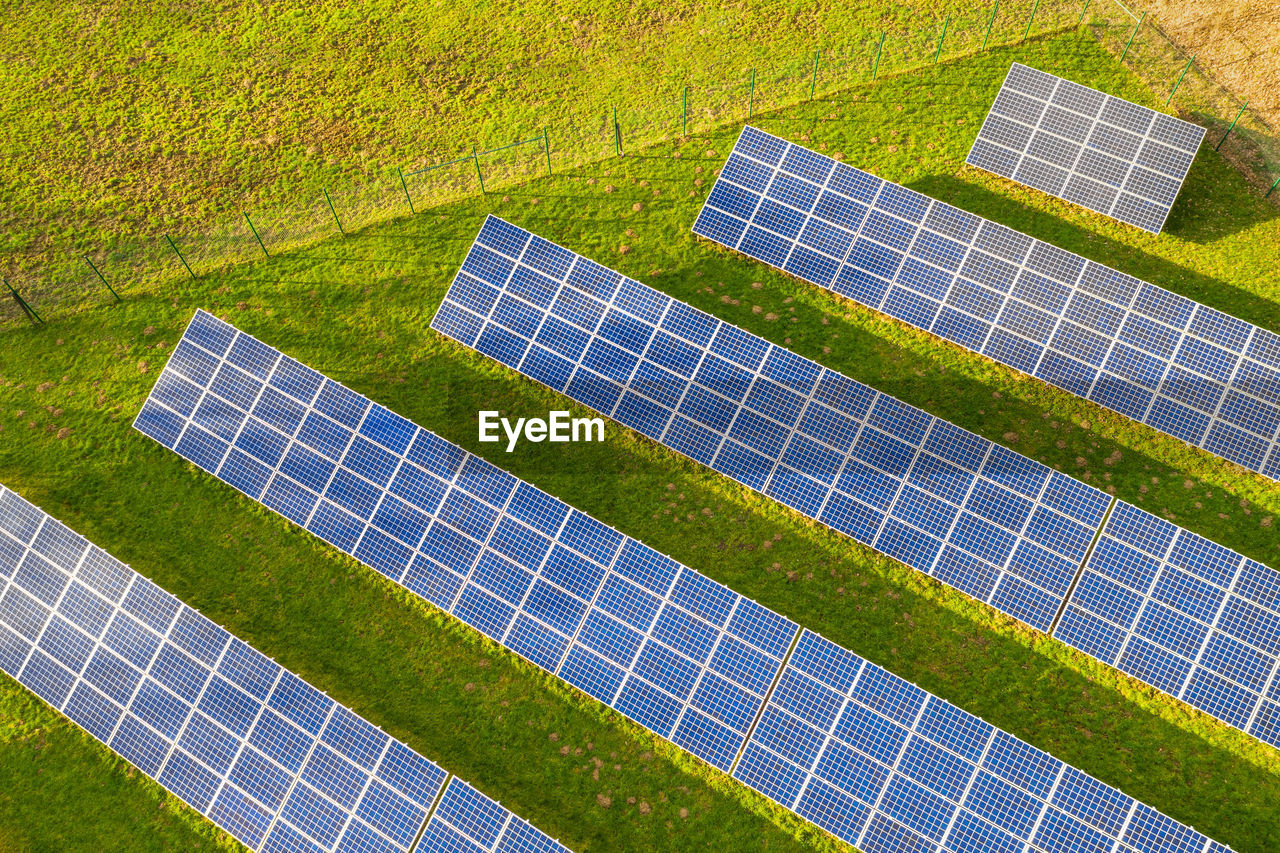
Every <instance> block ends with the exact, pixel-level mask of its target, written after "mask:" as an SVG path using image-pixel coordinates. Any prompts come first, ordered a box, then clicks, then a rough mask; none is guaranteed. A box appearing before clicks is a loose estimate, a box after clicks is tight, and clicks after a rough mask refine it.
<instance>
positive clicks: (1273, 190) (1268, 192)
mask: <svg viewBox="0 0 1280 853" xmlns="http://www.w3.org/2000/svg"><path fill="white" fill-rule="evenodd" d="M1276 187H1280V178H1276V182H1275V183H1274V184H1272V185H1271V189H1269V190H1267V194H1266V195H1264V196H1263V198H1271V194H1272V193H1273V192H1275V191H1276Z"/></svg>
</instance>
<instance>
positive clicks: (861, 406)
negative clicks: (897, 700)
mask: <svg viewBox="0 0 1280 853" xmlns="http://www.w3.org/2000/svg"><path fill="white" fill-rule="evenodd" d="M529 282H536V287H534V286H532V285H531V284H530V283H529ZM432 327H433V328H435V329H436V330H437V331H440V332H443V333H444V334H446V335H449V336H450V337H453V338H455V339H457V340H459V341H461V342H462V343H464V344H466V345H468V346H474V347H475V348H476V349H478V350H479V351H480V352H483V353H485V354H487V355H491V356H493V357H494V358H496V359H498V360H499V361H501V362H502V363H503V364H506V365H507V366H509V367H513V368H515V369H517V370H520V371H521V372H523V373H525V374H526V375H528V376H530V377H532V378H534V379H537V380H538V381H540V382H542V383H543V384H546V385H548V386H550V387H551V388H553V389H555V390H557V391H562V392H564V393H566V394H568V395H569V396H570V397H573V398H574V399H576V400H578V401H579V402H582V403H585V404H586V405H588V406H591V407H592V408H594V409H596V410H598V411H600V412H603V413H604V414H606V415H609V416H611V417H613V418H615V419H616V420H618V421H620V422H621V423H623V424H625V425H627V426H630V427H632V428H634V429H636V430H638V431H639V432H641V433H644V434H645V435H647V436H649V437H650V438H652V439H654V440H655V441H659V442H661V443H662V444H665V445H666V446H668V447H670V448H672V449H673V450H677V451H679V452H681V453H683V454H685V455H686V456H689V457H691V458H693V459H695V460H696V461H698V462H701V463H703V464H706V465H710V466H711V467H712V468H715V469H716V470H717V471H720V472H721V473H724V474H727V475H728V476H730V477H732V478H733V479H735V480H737V481H738V482H740V483H742V484H744V485H746V486H749V487H750V488H752V489H755V490H756V491H759V492H763V493H764V494H766V495H769V496H770V497H773V498H775V499H777V500H779V501H781V502H783V503H785V504H787V505H788V506H790V507H792V508H794V509H796V510H797V511H799V512H802V513H804V514H805V515H807V516H809V517H811V518H815V519H817V520H819V521H821V522H823V523H825V524H827V525H829V526H831V527H833V528H835V529H837V530H839V531H841V532H843V533H846V534H848V535H849V536H851V537H853V538H854V539H856V540H858V541H859V542H862V543H864V544H866V545H869V546H871V547H874V548H876V549H878V550H880V551H882V552H884V553H886V554H888V555H890V556H892V557H895V558H897V559H899V560H901V561H902V562H904V563H906V564H907V565H909V566H911V567H912V568H915V569H918V570H919V571H922V572H925V573H927V574H929V575H931V576H933V577H936V578H938V579H939V580H942V581H944V582H946V583H948V584H950V585H952V586H954V587H956V588H957V589H960V590H962V591H963V592H965V593H968V594H969V595H971V596H973V597H975V598H978V599H980V600H981V601H984V602H987V603H988V604H991V605H992V606H993V607H996V608H997V609H999V610H1001V611H1002V612H1004V613H1007V614H1009V615H1011V616H1013V617H1015V618H1017V619H1021V620H1022V621H1024V622H1026V623H1028V624H1030V625H1032V626H1033V627H1036V628H1039V629H1040V630H1047V629H1048V628H1049V626H1050V624H1051V623H1052V621H1053V618H1054V616H1055V615H1056V614H1057V612H1058V610H1059V609H1060V607H1061V605H1062V602H1063V599H1064V598H1065V596H1066V593H1067V590H1068V588H1069V587H1070V585H1071V581H1072V579H1073V578H1074V576H1075V574H1076V571H1077V569H1078V568H1079V566H1080V563H1081V562H1082V561H1083V560H1084V557H1085V553H1086V551H1087V549H1088V547H1089V543H1090V541H1091V540H1092V538H1093V534H1094V531H1095V530H1096V529H1097V527H1098V525H1099V524H1100V523H1101V521H1102V517H1103V514H1104V513H1105V511H1106V509H1107V506H1108V505H1109V503H1110V501H1111V499H1110V498H1109V497H1108V496H1107V495H1106V494H1104V493H1102V492H1100V491H1098V490H1097V489H1094V488H1092V487H1090V486H1086V485H1084V484H1083V483H1080V482H1078V481H1076V480H1073V479H1071V478H1070V477H1067V476H1065V475H1063V474H1060V473H1058V472H1056V471H1052V470H1050V469H1049V468H1047V467H1045V466H1044V465H1041V464H1040V463H1038V462H1035V461H1033V460H1031V459H1028V458H1026V457H1024V456H1020V455H1018V454H1016V453H1013V452H1012V451H1009V450H1007V449H1005V448H1003V447H999V446H997V445H995V444H993V443H992V442H990V441H987V440H986V439H984V438H981V437H979V436H977V435H974V434H973V433H970V432H966V431H964V430H962V429H960V428H958V427H956V426H953V425H952V424H949V423H947V422H945V421H942V420H939V419H937V418H934V417H932V416H931V415H928V414H926V413H925V412H922V411H920V410H919V409H916V408H913V407H911V406H908V405H906V404H905V403H902V402H901V401H899V400H896V399H894V398H893V397H889V396H887V395H884V394H880V393H878V392H876V391H874V390H873V389H871V388H869V387H867V386H865V385H862V384H860V383H857V382H854V381H853V380H851V379H849V378H847V377H845V376H842V375H840V374H839V373H835V372H834V371H831V370H827V369H825V368H823V367H821V366H820V365H818V364H816V363H814V362H812V361H809V360H808V359H804V358H800V357H799V356H796V355H794V354H792V353H790V352H788V351H787V350H785V349H781V348H779V347H776V346H774V345H772V344H770V343H768V342H767V341H765V340H763V339H762V338H759V337H756V336H755V335H751V334H748V333H747V332H744V331H742V330H741V329H738V328H736V327H734V326H730V325H728V324H726V323H722V322H720V321H719V320H716V319H715V318H714V317H712V316H710V315H709V314H705V313H703V312H701V311H698V310H696V309H694V308H691V307H690V306H688V305H686V304H684V303H682V302H679V301H676V300H673V299H671V298H669V297H667V296H664V295H663V294H661V293H659V292H657V291H655V290H653V289H652V288H649V287H645V286H644V285H642V284H640V283H638V282H635V281H631V280H630V279H624V278H623V277H622V276H620V275H618V274H617V273H615V272H611V271H609V270H606V269H605V268H604V267H601V266H599V265H597V264H595V263H593V262H592V261H589V260H587V259H586V258H582V257H579V256H575V255H572V254H571V253H569V252H567V251H566V250H564V249H561V248H559V247H558V246H554V245H553V244H551V243H547V242H546V241H545V240H542V239H541V238H540V237H536V236H533V235H531V234H530V233H529V232H527V231H524V230H522V229H519V228H516V227H515V226H512V225H509V224H508V223H506V222H503V221H502V220H501V219H497V218H494V217H490V218H489V219H488V220H487V221H486V223H485V225H484V228H483V229H482V230H481V232H480V235H479V236H478V237H477V239H476V244H475V245H474V246H473V247H472V249H471V252H470V253H469V254H468V256H467V259H466V261H464V262H463V265H462V269H461V271H460V272H459V274H458V277H457V278H456V279H455V280H454V284H453V286H452V287H451V289H450V291H449V293H448V295H447V296H446V297H445V302H444V304H443V305H442V306H441V308H440V311H439V312H438V313H437V314H436V317H435V319H434V320H433V322H432Z"/></svg>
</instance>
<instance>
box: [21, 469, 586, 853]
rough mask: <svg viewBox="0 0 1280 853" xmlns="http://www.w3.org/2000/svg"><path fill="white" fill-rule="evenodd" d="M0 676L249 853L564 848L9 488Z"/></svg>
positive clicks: (560, 849)
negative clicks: (490, 827) (479, 827)
mask: <svg viewBox="0 0 1280 853" xmlns="http://www.w3.org/2000/svg"><path fill="white" fill-rule="evenodd" d="M0 670H3V671H4V672H6V673H8V674H9V675H11V676H12V677H13V678H15V679H17V680H18V681H19V682H20V683H21V684H22V685H23V686H25V687H27V688H28V689H30V690H31V691H32V692H33V693H35V694H36V695H38V696H39V697H40V698H41V699H43V700H44V701H46V702H48V703H49V704H50V705H52V706H53V707H54V708H56V709H57V710H59V711H61V712H62V713H63V714H65V715H66V716H67V717H69V718H70V719H71V720H72V721H73V722H75V723H76V724H77V725H79V726H80V727H81V728H83V729H84V730H85V731H87V732H88V733H89V734H91V735H92V736H93V737H94V738H95V739H97V740H99V741H101V742H102V743H103V744H105V745H107V746H109V747H110V748H111V749H112V750H114V751H115V752H117V753H118V754H119V755H121V756H122V757H123V758H125V759H126V760H128V761H129V762H131V763H132V764H134V765H135V766H136V767H137V768H138V769H139V770H141V771H142V772H144V773H146V774H147V775H148V776H150V777H152V778H153V779H155V780H157V781H158V782H159V783H160V784H161V785H163V786H164V787H165V788H167V789H168V790H169V791H171V792H172V793H174V794H175V795H176V796H178V797H180V798H181V799H182V800H183V801H185V802H186V803H188V804H189V805H190V806H191V807H192V808H194V809H196V811H198V812H200V814H202V815H204V816H205V817H207V818H208V819H209V820H211V821H213V822H214V823H215V824H217V825H218V826H219V827H221V828H222V829H224V830H226V831H227V832H228V833H230V834H231V835H232V836H234V837H235V838H237V839H238V840H239V841H241V842H243V843H244V844H245V846H247V847H249V848H251V849H254V850H263V851H284V850H289V851H333V850H342V851H356V850H361V851H388V853H390V851H397V850H399V851H410V850H413V849H415V848H416V849H432V850H435V849H443V848H442V847H435V846H432V847H429V848H422V847H421V846H420V845H417V844H416V839H417V838H418V835H419V833H422V832H425V833H426V835H427V836H428V837H434V836H441V837H449V838H451V839H456V840H457V841H459V842H461V841H465V842H466V846H463V845H461V844H459V845H458V846H456V847H455V849H468V850H471V849H475V850H486V851H497V850H498V849H499V845H497V844H496V843H494V844H490V843H487V842H488V841H489V836H488V835H484V834H482V833H477V832H475V831H473V830H472V829H471V827H470V826H469V825H468V824H467V822H466V821H463V820H460V819H458V818H457V817H456V816H455V815H463V816H465V815H466V814H469V813H476V812H484V813H485V815H486V816H488V817H489V818H490V819H491V821H493V822H496V823H497V824H499V831H498V832H497V833H496V835H494V834H493V833H490V835H494V837H495V839H496V837H497V836H502V837H503V838H508V839H510V840H511V841H516V840H520V839H524V840H525V843H526V844H527V845H528V846H527V849H530V850H535V849H536V850H545V851H548V853H550V851H556V850H559V851H563V850H564V849H565V848H564V847H562V846H560V845H559V844H558V843H557V842H554V841H552V840H551V839H550V838H548V837H547V836H545V835H543V834H542V833H541V832H539V831H538V830H536V829H533V828H532V827H530V826H529V825H528V824H525V823H524V822H523V821H521V820H520V819H519V818H516V817H515V816H513V815H512V814H511V813H510V812H509V811H507V810H506V809H504V808H503V807H502V806H500V805H498V804H497V803H495V802H493V801H492V800H490V799H488V798H487V797H485V796H484V795H482V794H480V793H478V792H476V791H475V790H474V789H472V788H470V787H469V786H467V785H466V784H465V783H462V782H461V781H459V780H457V779H456V778H452V777H451V776H450V774H448V773H446V772H445V771H444V770H442V769H440V768H439V767H438V766H436V765H435V764H433V763H432V762H430V761H428V760H427V759H425V758H423V757H422V756H421V755H418V754H417V753H416V752H414V751H413V750H411V749H409V747H407V746H405V745H404V744H403V743H401V742H399V741H397V740H395V739H394V738H392V737H390V736H389V735H387V734H385V733H384V732H383V731H382V730H381V729H379V728H377V727H375V726H373V725H372V724H371V723H369V722H367V721H365V720H364V719H362V718H361V717H358V716H357V715H356V714H355V713H353V712H352V711H350V710H349V709H347V708H344V707H343V706H341V705H339V704H337V703H336V702H334V701H333V700H332V699H330V698H329V697H328V696H326V695H325V694H323V693H321V692H320V691H319V690H317V689H315V688H314V687H312V686H311V685H309V684H307V683H306V682H305V681H303V680H302V679H300V678H298V676H296V675H294V674H293V673H291V672H289V671H288V670H286V669H283V668H282V667H281V666H280V665H279V664H277V663H275V662H274V661H272V660H270V659H268V658H267V657H266V656H265V655H263V654H261V653H260V652H258V651H256V650H255V649H253V648H252V647H250V646H248V645H246V644H245V643H243V642H242V641H240V640H239V639H237V638H236V637H234V636H232V635H231V634H230V633H228V632H227V631H226V630H225V629H223V628H221V627H219V626H218V625H215V624H214V623H212V622H210V621H209V620H208V619H206V618H205V617H203V616H201V615H200V614H199V613H197V612H196V611H195V610H192V609H191V608H190V607H187V606H186V605H184V604H182V603H181V602H180V601H178V600H177V599H176V598H174V597H173V596H172V595H170V594H169V593H167V592H165V591H164V590H162V589H160V588H159V587H157V586H156V585H155V584H153V583H152V582H151V581H149V580H147V579H146V578H144V577H143V576H141V575H139V574H138V573H137V572H135V571H133V570H132V569H130V568H128V567H127V566H125V565H124V564H122V563H120V562H119V561H117V560H115V559H114V558H112V557H111V556H110V555H109V554H107V553H106V552H105V551H103V550H101V549H100V548H98V547H96V546H94V545H92V544H90V543H89V542H88V541H87V540H85V539H84V538H83V537H81V536H79V535H77V534H76V533H73V532H72V531H71V530H69V529H68V528H67V527H65V526H63V525H62V524H61V523H60V522H58V521H57V520H56V519H54V518H53V517H52V516H50V515H48V514H47V513H45V512H43V511H41V510H40V509H38V508H37V507H35V506H33V505H32V504H30V503H28V502H27V501H25V500H23V499H22V498H21V497H19V496H18V495H17V494H16V493H15V492H12V491H10V490H8V489H6V488H5V487H4V486H0ZM442 790H444V791H445V793H444V797H443V799H442V802H441V804H440V806H439V807H436V805H435V804H436V798H437V797H438V796H439V794H440V792H441V791H442ZM476 844H479V845H480V846H478V847H477V846H473V845H476ZM501 849H504V850H514V849H526V848H517V847H514V846H502V847H501Z"/></svg>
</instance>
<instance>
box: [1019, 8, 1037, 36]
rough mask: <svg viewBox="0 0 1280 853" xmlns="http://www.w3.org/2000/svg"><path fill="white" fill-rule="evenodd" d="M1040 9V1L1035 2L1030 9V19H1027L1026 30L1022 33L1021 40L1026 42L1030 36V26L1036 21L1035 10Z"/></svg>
mask: <svg viewBox="0 0 1280 853" xmlns="http://www.w3.org/2000/svg"><path fill="white" fill-rule="evenodd" d="M1039 8H1040V0H1036V2H1035V5H1034V6H1032V7H1031V17H1029V18H1027V29H1026V30H1025V31H1024V32H1023V33H1022V40H1023V41H1026V40H1027V36H1029V35H1031V25H1032V23H1034V22H1035V19H1036V10H1037V9H1039Z"/></svg>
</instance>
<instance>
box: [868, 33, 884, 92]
mask: <svg viewBox="0 0 1280 853" xmlns="http://www.w3.org/2000/svg"><path fill="white" fill-rule="evenodd" d="M884 33H885V31H884V30H881V31H880V46H879V47H877V48H876V64H875V65H874V66H872V68H871V79H872V80H875V79H876V75H877V74H879V73H880V54H881V53H883V52H884Z"/></svg>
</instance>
